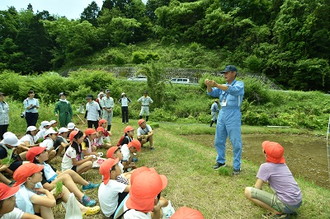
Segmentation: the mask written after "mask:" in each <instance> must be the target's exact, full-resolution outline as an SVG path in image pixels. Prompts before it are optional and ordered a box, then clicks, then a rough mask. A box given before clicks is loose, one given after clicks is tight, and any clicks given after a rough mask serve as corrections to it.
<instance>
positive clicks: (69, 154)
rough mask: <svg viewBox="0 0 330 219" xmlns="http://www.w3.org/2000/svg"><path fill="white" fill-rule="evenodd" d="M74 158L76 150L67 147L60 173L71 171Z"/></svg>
mask: <svg viewBox="0 0 330 219" xmlns="http://www.w3.org/2000/svg"><path fill="white" fill-rule="evenodd" d="M76 157H77V153H76V150H75V149H74V148H73V147H71V146H69V147H68V149H67V150H66V152H65V154H64V156H63V159H62V171H65V170H69V169H71V168H72V167H73V163H72V158H76Z"/></svg>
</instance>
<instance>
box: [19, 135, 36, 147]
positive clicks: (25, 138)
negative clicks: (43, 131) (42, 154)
mask: <svg viewBox="0 0 330 219" xmlns="http://www.w3.org/2000/svg"><path fill="white" fill-rule="evenodd" d="M35 140H37V139H35V137H34V136H32V135H29V134H26V135H24V136H23V137H22V138H21V139H20V140H19V141H20V142H21V143H24V142H26V141H28V142H29V145H34V142H35Z"/></svg>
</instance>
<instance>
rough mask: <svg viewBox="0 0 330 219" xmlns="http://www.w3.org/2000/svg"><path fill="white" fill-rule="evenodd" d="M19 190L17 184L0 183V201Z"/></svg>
mask: <svg viewBox="0 0 330 219" xmlns="http://www.w3.org/2000/svg"><path fill="white" fill-rule="evenodd" d="M18 190H19V186H14V187H9V186H7V185H6V184H4V183H0V201H2V200H5V199H7V198H10V197H12V196H13V195H15V193H16V192H17V191H18Z"/></svg>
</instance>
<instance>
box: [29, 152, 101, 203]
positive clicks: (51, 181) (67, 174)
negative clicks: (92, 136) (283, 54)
mask: <svg viewBox="0 0 330 219" xmlns="http://www.w3.org/2000/svg"><path fill="white" fill-rule="evenodd" d="M26 158H27V159H28V160H29V161H30V162H31V163H35V164H38V165H40V166H43V167H44V169H43V170H42V173H43V174H42V181H41V184H42V186H43V187H44V188H45V189H47V190H48V191H51V190H53V189H54V188H55V187H56V183H57V182H59V181H62V182H63V184H64V185H65V186H66V187H67V188H68V189H69V191H70V192H72V193H73V194H74V195H75V196H76V198H77V199H78V200H81V203H82V204H83V205H85V206H94V205H95V204H96V201H95V200H92V199H90V198H89V197H88V196H87V195H84V193H82V192H81V191H80V190H79V189H78V187H77V185H76V183H77V184H80V185H82V190H88V189H94V188H97V187H99V184H94V183H91V182H87V181H86V180H84V179H83V178H82V177H81V176H80V175H79V174H78V173H76V172H74V171H73V170H65V171H64V172H62V173H61V172H60V171H57V170H56V169H55V168H54V167H53V166H51V165H49V164H48V163H46V161H47V160H48V154H47V152H46V151H45V148H43V147H34V148H31V149H30V150H29V151H28V152H27V154H26Z"/></svg>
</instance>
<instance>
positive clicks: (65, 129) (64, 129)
mask: <svg viewBox="0 0 330 219" xmlns="http://www.w3.org/2000/svg"><path fill="white" fill-rule="evenodd" d="M64 132H69V129H67V128H65V127H62V128H60V129H59V130H58V134H62V133H64Z"/></svg>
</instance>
